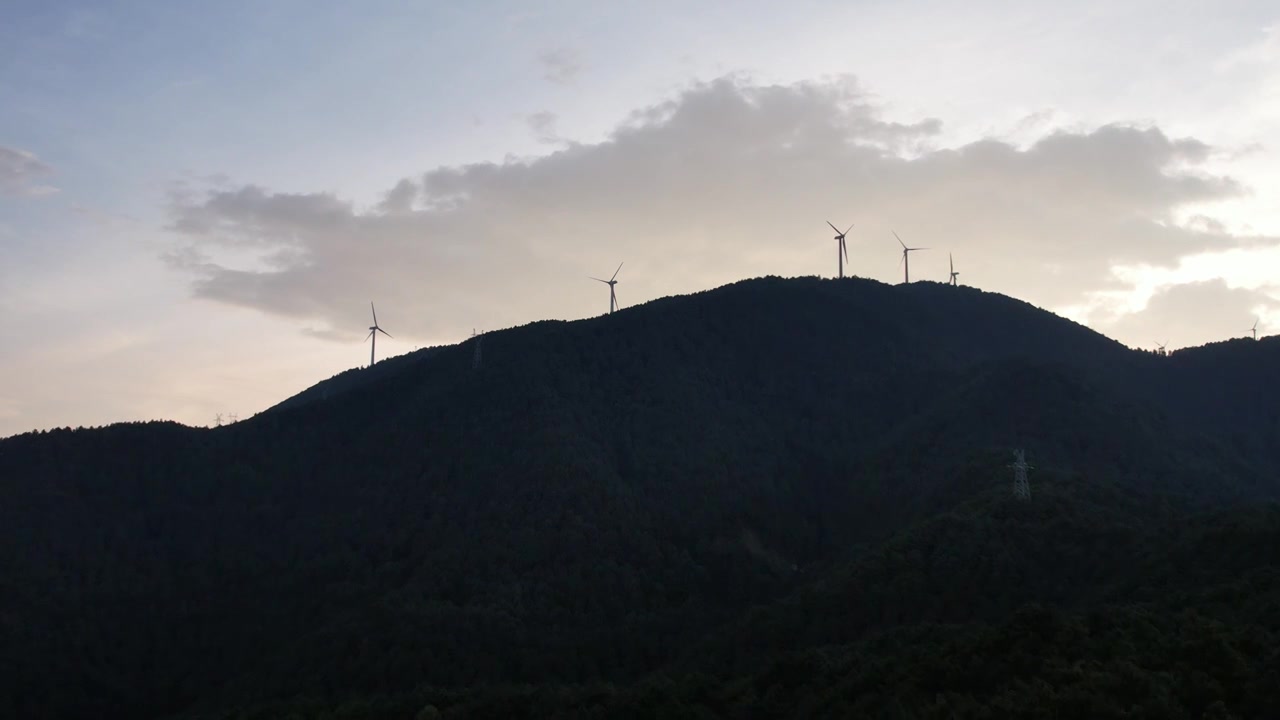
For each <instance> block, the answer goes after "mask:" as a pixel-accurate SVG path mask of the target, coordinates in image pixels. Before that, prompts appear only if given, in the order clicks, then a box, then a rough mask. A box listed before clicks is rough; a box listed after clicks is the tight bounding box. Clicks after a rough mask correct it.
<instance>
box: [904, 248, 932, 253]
mask: <svg viewBox="0 0 1280 720" xmlns="http://www.w3.org/2000/svg"><path fill="white" fill-rule="evenodd" d="M907 249H908V250H911V251H913V252H914V251H916V250H928V249H929V248H907Z"/></svg>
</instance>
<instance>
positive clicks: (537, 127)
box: [524, 110, 561, 145]
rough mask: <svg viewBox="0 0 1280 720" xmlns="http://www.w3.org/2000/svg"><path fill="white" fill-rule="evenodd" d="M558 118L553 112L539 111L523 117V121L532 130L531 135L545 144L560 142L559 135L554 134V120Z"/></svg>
mask: <svg viewBox="0 0 1280 720" xmlns="http://www.w3.org/2000/svg"><path fill="white" fill-rule="evenodd" d="M558 120H559V118H557V117H556V114H555V113H552V112H547V111H545V110H543V111H541V112H536V113H533V114H532V115H528V116H526V117H525V119H524V121H525V123H526V124H527V125H528V126H529V129H530V130H532V131H533V136H534V138H535V139H537V141H538V142H540V143H543V144H545V145H555V144H558V143H560V142H561V139H560V136H559V135H557V134H556V122H557V121H558Z"/></svg>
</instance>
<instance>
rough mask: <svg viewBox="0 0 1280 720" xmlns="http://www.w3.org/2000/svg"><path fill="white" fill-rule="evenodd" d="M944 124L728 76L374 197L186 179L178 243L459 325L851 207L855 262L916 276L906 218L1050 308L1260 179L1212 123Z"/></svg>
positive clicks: (673, 264)
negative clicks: (513, 154)
mask: <svg viewBox="0 0 1280 720" xmlns="http://www.w3.org/2000/svg"><path fill="white" fill-rule="evenodd" d="M940 127H941V124H940V122H939V121H938V120H936V119H925V120H922V121H920V122H916V123H895V122H888V121H885V120H884V119H882V118H881V116H880V114H879V111H878V110H877V109H876V107H875V106H873V105H872V104H871V103H870V102H869V101H868V100H867V99H866V97H865V96H864V95H863V94H862V93H861V92H860V91H859V90H858V88H857V86H856V84H855V83H854V82H852V81H851V80H849V79H836V80H832V81H826V82H810V83H799V84H793V85H771V86H770V85H758V84H753V83H751V82H750V81H749V80H746V79H743V78H740V77H739V78H723V79H720V80H716V81H713V82H709V83H705V84H698V85H695V86H692V87H690V88H688V89H687V90H685V91H684V92H682V93H681V94H679V95H678V96H677V97H674V98H672V99H670V100H669V101H666V102H662V103H659V104H657V105H654V106H652V107H646V108H641V109H639V110H637V111H636V112H634V113H632V114H631V115H630V116H629V117H628V118H626V119H625V121H624V122H622V123H621V124H620V125H619V127H617V128H616V129H615V130H614V132H613V133H612V134H611V135H610V136H609V137H608V138H607V139H606V140H604V141H602V142H599V143H594V144H567V145H565V146H563V147H561V148H558V149H557V150H555V151H554V152H551V153H549V154H546V155H542V156H539V157H533V158H527V159H508V160H507V161H506V162H503V163H501V164H495V163H477V164H472V165H463V166H456V167H439V168H435V169H431V170H429V171H427V172H425V173H423V174H422V175H420V176H417V177H412V178H406V179H403V180H400V181H399V182H398V183H397V184H396V185H395V186H394V187H393V189H392V190H390V191H389V192H388V194H387V196H386V197H387V200H386V201H384V202H383V203H382V204H381V205H380V206H378V207H375V208H373V209H371V210H368V211H365V210H361V209H358V208H356V207H354V206H353V205H352V204H351V203H350V202H347V201H344V200H342V199H340V198H338V197H336V196H334V195H332V194H329V193H319V192H314V193H279V192H270V191H268V190H266V189H264V188H260V187H257V186H254V185H245V186H243V187H239V188H220V189H219V188H215V189H211V190H209V191H208V192H207V193H205V194H203V195H196V196H191V195H187V196H178V197H175V201H174V206H173V213H174V216H173V223H172V229H173V230H174V231H175V232H176V233H178V234H179V235H180V236H181V242H180V243H179V245H178V249H179V250H178V251H177V252H175V253H173V256H174V257H185V258H187V262H175V263H174V264H175V266H178V267H181V268H183V269H184V271H186V272H191V273H193V274H194V275H195V283H194V290H195V293H196V294H197V295H198V296H201V297H205V298H211V299H214V300H218V301H221V302H225V303H231V304H235V305H241V306H247V307H253V308H257V309H259V310H262V311H264V312H267V313H272V314H277V315H283V316H289V317H295V318H299V319H303V320H306V321H308V322H309V323H322V324H324V325H326V326H327V327H329V328H336V329H346V328H352V327H354V328H361V327H363V326H364V317H363V311H364V309H365V308H367V305H368V301H369V300H370V299H371V298H372V299H376V300H377V301H378V305H379V307H380V308H383V307H385V308H387V309H388V311H390V310H391V309H392V308H395V309H396V311H397V313H398V314H399V315H400V321H399V327H400V332H401V333H403V334H405V335H407V336H412V337H416V338H420V339H423V340H440V339H442V338H444V339H447V338H460V337H462V336H464V335H465V334H466V333H467V332H469V331H470V329H471V328H472V327H480V328H490V329H492V328H496V327H503V326H508V325H513V324H519V323H523V322H528V321H531V320H536V319H541V318H547V317H552V318H564V317H580V316H582V315H584V314H594V313H595V312H597V311H598V307H597V306H600V305H601V302H600V298H599V297H597V296H596V295H598V289H597V288H595V287H594V283H589V281H585V280H584V278H585V276H587V275H591V274H596V275H598V274H600V273H603V272H606V271H611V269H612V268H613V267H616V266H617V263H618V262H620V261H622V260H626V261H627V264H626V267H625V268H624V269H623V272H622V274H621V275H620V276H619V280H621V283H620V284H619V288H618V294H619V298H620V300H621V301H622V302H623V303H624V305H626V304H634V303H637V302H640V301H642V300H646V299H650V298H654V297H660V296H663V295H668V294H672V293H680V292H691V291H695V290H699V289H703V288H706V287H710V286H714V285H718V284H721V283H724V282H729V281H732V280H736V279H740V278H742V277H752V276H759V275H764V274H779V275H801V274H823V275H830V274H833V273H834V270H835V268H834V259H832V258H830V257H829V255H830V248H829V247H828V245H829V239H830V238H829V236H828V234H827V233H828V230H827V229H826V224H825V221H827V220H831V221H833V222H836V223H837V224H847V223H849V222H853V223H856V225H855V227H854V230H853V232H852V233H850V236H849V238H850V246H849V252H850V256H851V261H852V262H851V267H852V271H853V272H854V273H856V274H859V275H863V276H871V277H877V278H880V279H883V280H886V281H896V280H897V278H898V273H899V272H900V270H899V269H898V266H897V264H896V263H897V261H898V252H897V243H896V242H895V241H894V240H893V237H892V236H891V235H890V230H891V229H892V230H896V231H897V232H898V233H899V234H901V235H902V237H903V238H904V239H905V240H907V242H908V243H910V244H914V245H923V246H928V247H931V248H934V250H932V251H928V252H921V253H917V254H916V255H915V256H913V257H912V261H911V264H912V269H913V271H914V272H913V277H917V278H923V279H927V278H933V279H937V280H942V279H943V278H945V275H946V263H947V260H946V258H947V253H948V252H953V253H954V254H955V258H956V264H957V269H958V270H960V271H961V272H962V273H963V275H962V276H961V277H962V278H963V279H964V280H965V282H966V284H974V285H978V286H980V287H984V288H987V289H990V290H995V291H999V292H1004V293H1008V294H1011V295H1015V296H1018V297H1022V298H1025V299H1028V300H1029V301H1031V302H1034V303H1037V304H1040V305H1042V306H1045V307H1051V308H1052V307H1060V306H1065V305H1070V304H1072V303H1079V302H1081V301H1082V299H1084V298H1087V297H1090V296H1092V295H1095V294H1097V293H1099V292H1102V291H1107V290H1112V291H1114V290H1116V289H1119V288H1121V287H1122V285H1121V284H1120V281H1119V280H1117V278H1116V276H1115V275H1114V274H1113V273H1112V268H1113V267H1114V266H1117V265H1126V264H1127V265H1135V264H1145V265H1148V266H1152V267H1161V266H1172V265H1174V264H1176V263H1177V261H1178V260H1179V258H1182V257H1185V256H1187V255H1190V254H1194V253H1204V252H1208V251H1216V250H1224V249H1228V248H1232V247H1236V246H1239V245H1240V244H1241V243H1242V239H1241V238H1237V237H1234V236H1232V235H1230V234H1228V233H1225V232H1223V231H1222V229H1221V228H1220V226H1218V225H1215V224H1214V223H1212V222H1210V221H1209V220H1207V219H1206V220H1202V221H1200V222H1198V223H1197V224H1193V225H1185V224H1180V223H1178V222H1177V221H1176V215H1177V213H1178V211H1179V210H1180V209H1182V208H1185V207H1187V206H1190V205H1195V206H1197V207H1198V208H1200V207H1202V206H1203V205H1204V204H1205V203H1212V202H1213V201H1216V200H1222V199H1227V198H1232V197H1235V196H1237V195H1239V194H1240V193H1241V192H1242V188H1241V187H1240V186H1239V185H1238V184H1237V183H1236V182H1235V181H1233V180H1232V179H1230V178H1227V177H1222V176H1217V175H1212V174H1209V173H1208V172H1206V171H1205V170H1204V169H1203V166H1202V164H1203V163H1205V161H1206V159H1207V158H1208V157H1209V155H1210V153H1211V150H1212V148H1210V147H1209V146H1208V145H1207V144H1206V143H1204V142H1202V141H1200V140H1197V139H1194V138H1171V137H1169V136H1167V135H1165V134H1164V133H1163V132H1161V131H1160V130H1159V129H1157V128H1150V127H1148V128H1138V127H1127V126H1121V125H1109V126H1104V127H1099V128H1096V129H1093V130H1090V131H1082V132H1066V131H1056V132H1054V133H1052V134H1049V135H1045V136H1042V137H1040V138H1039V139H1037V140H1035V141H1034V142H1031V143H1030V144H1027V145H1025V146H1014V145H1012V144H1009V143H1006V142H1002V141H998V140H992V139H986V140H982V141H978V142H973V143H970V144H967V145H963V146H960V147H955V148H934V147H932V143H933V142H934V139H935V138H936V136H937V135H938V132H939V130H940ZM410 199H412V202H410ZM1200 212H1203V210H1200ZM1248 240H1249V242H1251V243H1254V244H1257V243H1258V242H1263V241H1265V242H1269V243H1272V244H1274V243H1275V242H1276V241H1275V239H1265V238H1264V239H1262V240H1259V239H1258V238H1249V239H1248ZM195 258H198V259H199V260H198V261H196V260H195ZM593 291H594V293H593ZM321 331H323V328H322V329H321Z"/></svg>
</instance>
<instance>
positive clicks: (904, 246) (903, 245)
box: [889, 230, 907, 249]
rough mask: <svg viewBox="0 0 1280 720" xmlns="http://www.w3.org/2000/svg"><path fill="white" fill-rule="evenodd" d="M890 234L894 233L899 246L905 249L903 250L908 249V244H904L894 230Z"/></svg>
mask: <svg viewBox="0 0 1280 720" xmlns="http://www.w3.org/2000/svg"><path fill="white" fill-rule="evenodd" d="M889 232H891V233H893V236H894V237H896V238H898V244H899V245H901V246H902V247H903V249H906V247H907V244H906V243H904V242H902V238H900V237H898V233H897V232H894V231H893V230H890V231H889Z"/></svg>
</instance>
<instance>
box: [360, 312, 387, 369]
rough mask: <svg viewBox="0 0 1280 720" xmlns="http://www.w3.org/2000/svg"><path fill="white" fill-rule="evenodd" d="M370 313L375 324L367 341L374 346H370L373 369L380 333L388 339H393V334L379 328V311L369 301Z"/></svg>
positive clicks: (370, 360)
mask: <svg viewBox="0 0 1280 720" xmlns="http://www.w3.org/2000/svg"><path fill="white" fill-rule="evenodd" d="M369 311H370V312H372V313H373V324H372V325H370V326H369V335H368V336H367V337H366V338H365V340H372V341H373V344H372V345H370V346H369V367H373V363H374V359H373V353H374V351H375V350H376V349H377V348H378V333H382V334H383V335H386V336H387V337H391V333H389V332H387V331H386V330H383V329H382V328H380V327H378V311H377V310H376V309H374V307H373V301H372V300H370V301H369Z"/></svg>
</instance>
